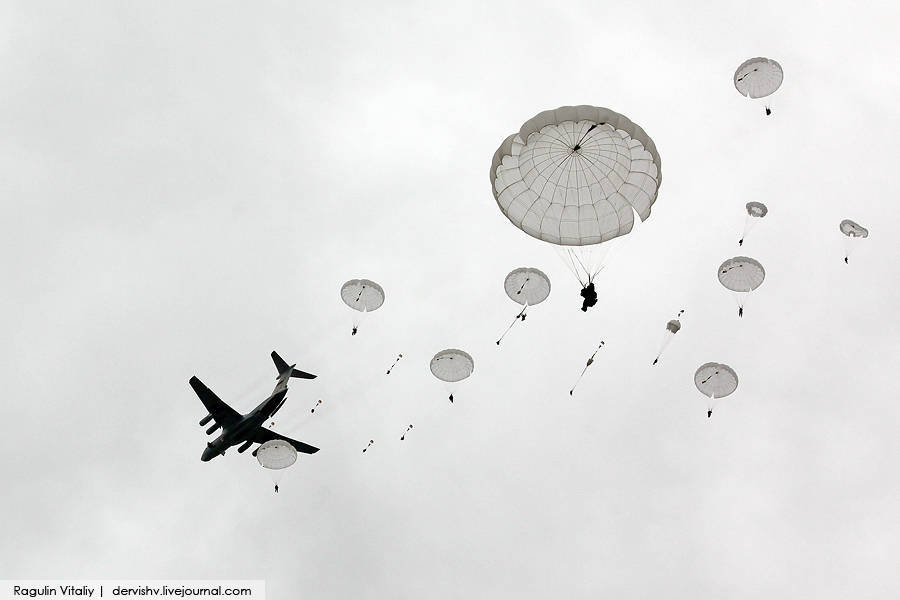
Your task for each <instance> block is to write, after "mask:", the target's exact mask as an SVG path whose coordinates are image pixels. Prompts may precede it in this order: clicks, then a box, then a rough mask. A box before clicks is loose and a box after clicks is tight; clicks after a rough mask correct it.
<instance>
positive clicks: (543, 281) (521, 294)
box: [503, 267, 550, 306]
mask: <svg viewBox="0 0 900 600" xmlns="http://www.w3.org/2000/svg"><path fill="white" fill-rule="evenodd" d="M503 289H504V290H505V291H506V295H507V296H509V299H510V300H512V301H513V302H516V303H518V304H524V305H526V306H534V305H535V304H540V303H541V302H543V301H544V300H546V299H547V296H549V295H550V278H549V277H547V275H545V274H544V272H543V271H541V270H539V269H532V268H531V267H522V268H519V269H515V270H513V271H511V272H510V273H509V275H507V276H506V279H505V280H504V281H503Z"/></svg>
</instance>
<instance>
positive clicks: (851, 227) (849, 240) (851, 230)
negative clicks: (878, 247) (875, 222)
mask: <svg viewBox="0 0 900 600" xmlns="http://www.w3.org/2000/svg"><path fill="white" fill-rule="evenodd" d="M841 233H843V234H844V235H845V236H847V237H846V238H844V262H845V263H848V264H849V262H850V253H851V252H852V251H853V250H854V249H855V248H856V244H857V242H858V241H859V240H860V239H863V238H867V237H869V230H868V229H866V228H865V227H863V226H862V225H860V224H859V223H856V222H854V221H851V220H850V219H844V220H843V221H841Z"/></svg>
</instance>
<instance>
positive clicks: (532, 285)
mask: <svg viewBox="0 0 900 600" xmlns="http://www.w3.org/2000/svg"><path fill="white" fill-rule="evenodd" d="M503 289H504V290H505V291H506V295H507V296H509V298H510V300H512V301H513V302H516V303H518V304H522V305H524V308H522V310H521V312H519V314H517V315H516V317H515V318H514V319H513V322H512V323H510V325H509V327H507V328H506V331H504V332H503V335H501V336H500V339H499V340H497V345H498V346H499V345H500V342H501V341H503V338H504V337H506V334H507V333H509V330H510V329H512V326H513V325H515V324H516V321H524V320H525V316H526V315H525V311H526V310H528V307H529V306H534V305H535V304H540V303H541V302H543V301H544V300H546V299H547V296H549V295H550V278H549V277H547V275H545V274H544V272H543V271H541V270H539V269H532V268H529V267H522V268H520V269H515V270H513V271H512V272H510V274H509V275H507V276H506V280H505V281H504V282H503Z"/></svg>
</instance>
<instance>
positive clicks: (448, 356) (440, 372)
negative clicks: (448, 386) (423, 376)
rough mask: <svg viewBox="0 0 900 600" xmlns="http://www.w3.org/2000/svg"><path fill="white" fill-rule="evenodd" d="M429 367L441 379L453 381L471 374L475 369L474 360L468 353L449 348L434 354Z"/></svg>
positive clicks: (460, 379)
mask: <svg viewBox="0 0 900 600" xmlns="http://www.w3.org/2000/svg"><path fill="white" fill-rule="evenodd" d="M429 367H430V368H431V372H432V373H433V374H434V376H435V377H437V378H438V379H440V380H441V381H446V382H448V383H454V382H456V381H462V380H463V379H465V378H466V377H468V376H469V375H471V374H472V371H474V370H475V361H474V360H472V357H471V356H469V354H468V353H466V352H463V351H462V350H456V349H453V348H450V349H447V350H441V351H440V352H438V353H437V354H435V355H434V358H432V359H431V364H430V365H429Z"/></svg>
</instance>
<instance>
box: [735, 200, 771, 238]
mask: <svg viewBox="0 0 900 600" xmlns="http://www.w3.org/2000/svg"><path fill="white" fill-rule="evenodd" d="M746 208H747V216H746V218H744V233H743V234H741V239H739V240H738V246H743V245H744V238H745V237H747V234H748V233H750V230H751V229H753V226H754V225H756V222H757V219H762V218H763V217H764V216H766V214H767V213H768V212H769V209H768V208H766V205H765V204H763V203H762V202H748V203H747V206H746Z"/></svg>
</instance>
